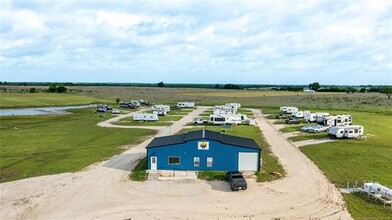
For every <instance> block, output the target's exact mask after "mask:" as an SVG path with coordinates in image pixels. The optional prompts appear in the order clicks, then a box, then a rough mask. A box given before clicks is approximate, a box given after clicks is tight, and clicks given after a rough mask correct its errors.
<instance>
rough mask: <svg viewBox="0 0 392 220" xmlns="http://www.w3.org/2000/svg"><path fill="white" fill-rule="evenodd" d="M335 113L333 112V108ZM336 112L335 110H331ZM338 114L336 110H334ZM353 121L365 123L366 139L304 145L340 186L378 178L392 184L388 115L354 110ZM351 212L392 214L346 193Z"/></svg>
mask: <svg viewBox="0 0 392 220" xmlns="http://www.w3.org/2000/svg"><path fill="white" fill-rule="evenodd" d="M331 112H332V111H331ZM332 113H334V112H332ZM334 114H335V113H334ZM350 114H351V115H352V116H353V123H354V124H360V125H363V126H364V128H365V129H364V130H365V135H367V140H364V141H356V140H338V141H334V142H330V143H324V144H319V145H309V146H304V147H301V151H302V152H303V153H305V154H306V155H307V156H308V157H309V158H310V159H312V160H313V161H314V162H315V163H316V165H317V166H318V167H320V169H321V170H323V172H324V173H325V174H326V175H327V176H328V178H329V179H330V180H331V181H332V182H333V183H334V184H335V185H336V186H338V187H344V186H345V185H346V183H347V182H352V181H358V182H363V181H364V180H373V181H377V182H379V183H381V184H383V185H386V186H389V187H391V186H392V173H391V170H392V163H391V161H392V142H391V135H390V130H391V124H392V117H391V116H389V115H383V114H377V113H368V112H356V111H351V112H350ZM345 198H346V201H348V208H349V211H350V213H351V214H352V215H353V216H354V217H355V216H357V217H361V218H362V217H365V216H371V217H372V218H385V217H389V218H390V217H391V213H390V211H388V210H386V211H384V210H383V209H369V211H367V207H368V206H369V203H368V202H367V201H366V200H364V199H361V198H359V197H354V196H353V195H349V196H345Z"/></svg>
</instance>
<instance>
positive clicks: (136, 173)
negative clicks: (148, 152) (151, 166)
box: [129, 157, 148, 181]
mask: <svg viewBox="0 0 392 220" xmlns="http://www.w3.org/2000/svg"><path fill="white" fill-rule="evenodd" d="M147 167H148V163H147V157H143V159H141V160H140V161H139V162H138V164H137V165H136V167H135V168H134V169H133V170H132V172H131V174H130V175H129V179H130V180H132V181H145V180H147V172H146V171H147Z"/></svg>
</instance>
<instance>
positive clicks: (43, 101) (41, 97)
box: [0, 93, 114, 108]
mask: <svg viewBox="0 0 392 220" xmlns="http://www.w3.org/2000/svg"><path fill="white" fill-rule="evenodd" d="M99 102H103V103H113V102H114V100H110V99H101V98H95V97H89V96H82V95H73V94H58V93H0V108H22V107H45V106H65V105H84V104H91V103H99Z"/></svg>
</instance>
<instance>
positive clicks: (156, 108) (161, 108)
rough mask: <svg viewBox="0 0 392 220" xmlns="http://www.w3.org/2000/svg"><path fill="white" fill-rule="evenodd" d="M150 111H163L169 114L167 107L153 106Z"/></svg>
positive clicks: (168, 107)
mask: <svg viewBox="0 0 392 220" xmlns="http://www.w3.org/2000/svg"><path fill="white" fill-rule="evenodd" d="M151 108H152V110H154V111H156V110H164V111H166V112H170V106H169V105H153V106H152V107H151Z"/></svg>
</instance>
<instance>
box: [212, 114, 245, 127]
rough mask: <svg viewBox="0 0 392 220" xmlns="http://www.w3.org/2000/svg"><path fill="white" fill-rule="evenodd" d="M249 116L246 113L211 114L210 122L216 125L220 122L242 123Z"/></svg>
mask: <svg viewBox="0 0 392 220" xmlns="http://www.w3.org/2000/svg"><path fill="white" fill-rule="evenodd" d="M247 119H248V117H247V116H246V115H244V114H221V115H215V114H214V115H210V123H211V124H214V125H220V124H236V125H239V124H241V122H242V121H246V120H247Z"/></svg>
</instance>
